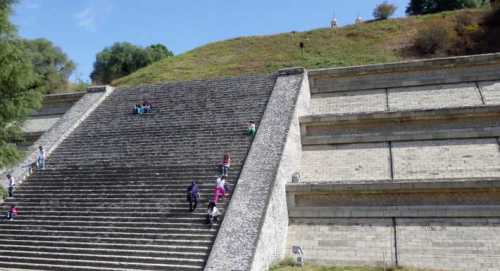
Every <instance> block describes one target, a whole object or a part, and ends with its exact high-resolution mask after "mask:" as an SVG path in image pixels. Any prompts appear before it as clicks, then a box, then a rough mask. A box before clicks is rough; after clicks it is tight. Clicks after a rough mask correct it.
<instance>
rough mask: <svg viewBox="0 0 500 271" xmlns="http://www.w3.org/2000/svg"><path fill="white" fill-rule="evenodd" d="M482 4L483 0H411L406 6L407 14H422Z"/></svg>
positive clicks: (474, 6)
mask: <svg viewBox="0 0 500 271" xmlns="http://www.w3.org/2000/svg"><path fill="white" fill-rule="evenodd" d="M482 5H483V1H482V0H411V1H410V3H409V4H408V7H407V8H406V14H408V15H422V14H429V13H437V12H442V11H446V10H456V9H463V8H477V7H480V6H482Z"/></svg>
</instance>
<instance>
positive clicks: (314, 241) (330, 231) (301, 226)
mask: <svg viewBox="0 0 500 271" xmlns="http://www.w3.org/2000/svg"><path fill="white" fill-rule="evenodd" d="M294 245H300V246H301V247H302V249H303V251H304V254H305V259H306V261H309V262H315V263H318V264H324V265H336V266H364V265H378V266H384V265H387V266H391V265H393V264H394V263H395V260H394V235H393V226H392V220H391V219H362V218H360V219H321V218H316V219H314V218H311V219H293V220H292V221H290V226H289V227H288V252H289V253H288V255H290V256H291V253H290V251H291V248H292V246H294Z"/></svg>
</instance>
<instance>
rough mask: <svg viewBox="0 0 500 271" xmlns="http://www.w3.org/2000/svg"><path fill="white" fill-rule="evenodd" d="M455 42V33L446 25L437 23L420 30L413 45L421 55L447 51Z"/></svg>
mask: <svg viewBox="0 0 500 271" xmlns="http://www.w3.org/2000/svg"><path fill="white" fill-rule="evenodd" d="M452 44H453V33H452V31H450V29H449V28H448V27H446V26H440V25H436V26H433V27H428V28H425V29H421V30H419V31H418V33H417V35H416V37H415V41H414V43H413V46H414V48H415V50H416V52H417V53H418V54H420V55H436V54H442V53H444V52H447V51H448V49H449V48H450V47H451V46H452Z"/></svg>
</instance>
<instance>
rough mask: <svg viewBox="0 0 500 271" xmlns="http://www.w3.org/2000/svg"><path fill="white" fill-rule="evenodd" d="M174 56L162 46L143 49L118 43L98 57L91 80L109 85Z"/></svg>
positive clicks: (126, 43) (125, 43) (105, 49)
mask: <svg viewBox="0 0 500 271" xmlns="http://www.w3.org/2000/svg"><path fill="white" fill-rule="evenodd" d="M172 55H173V54H172V52H170V51H169V50H168V49H167V47H165V46H164V45H162V44H155V45H151V46H149V47H146V48H142V47H139V46H136V45H133V44H131V43H128V42H117V43H115V44H113V45H112V46H111V47H107V48H104V50H102V51H101V52H99V53H98V54H97V55H96V61H95V62H94V70H93V71H92V73H91V74H90V78H91V79H92V82H94V83H100V84H109V83H111V81H113V80H114V79H117V78H120V77H123V76H126V75H129V74H131V73H133V72H134V71H136V70H138V69H140V68H142V67H145V66H147V65H149V64H151V63H153V62H156V61H158V60H160V59H163V58H165V57H170V56H172Z"/></svg>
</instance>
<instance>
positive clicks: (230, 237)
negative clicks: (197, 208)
mask: <svg viewBox="0 0 500 271" xmlns="http://www.w3.org/2000/svg"><path fill="white" fill-rule="evenodd" d="M303 78H304V75H303V69H290V70H283V71H280V72H279V73H278V78H277V80H276V83H275V86H274V89H273V92H272V94H271V97H270V99H269V102H268V105H267V107H266V111H265V112H264V116H263V118H262V120H261V122H260V126H259V127H258V129H257V135H256V137H255V139H254V141H253V143H252V147H251V149H250V152H249V154H248V156H247V159H246V161H245V164H244V166H243V169H242V171H241V174H240V177H239V179H238V184H237V185H236V188H235V191H234V193H233V196H232V199H231V202H230V204H229V206H228V208H227V210H226V212H225V218H224V220H223V222H222V225H221V226H220V229H219V232H218V234H217V239H216V240H215V243H214V245H213V247H212V251H211V253H210V256H209V259H208V261H207V263H206V266H205V270H207V271H208V270H214V271H215V270H217V271H225V270H255V271H261V270H266V268H267V267H269V266H270V265H271V264H272V263H274V262H276V261H279V260H280V259H281V258H282V257H283V255H284V249H285V243H286V236H287V224H288V214H287V208H286V198H285V184H286V182H287V181H288V180H289V179H291V176H292V174H293V172H295V171H296V169H297V168H298V163H299V161H300V137H299V135H298V131H299V127H298V123H297V122H296V123H295V126H293V121H294V119H296V118H297V113H296V110H297V103H298V102H297V101H298V100H299V96H300V95H299V94H300V93H301V88H302V87H304V86H306V85H305V84H303ZM301 97H302V96H301ZM306 97H307V96H306ZM299 107H300V106H299ZM291 125H292V126H291ZM288 140H290V142H288ZM289 143H290V144H291V145H290V146H287V145H288V144H289Z"/></svg>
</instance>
